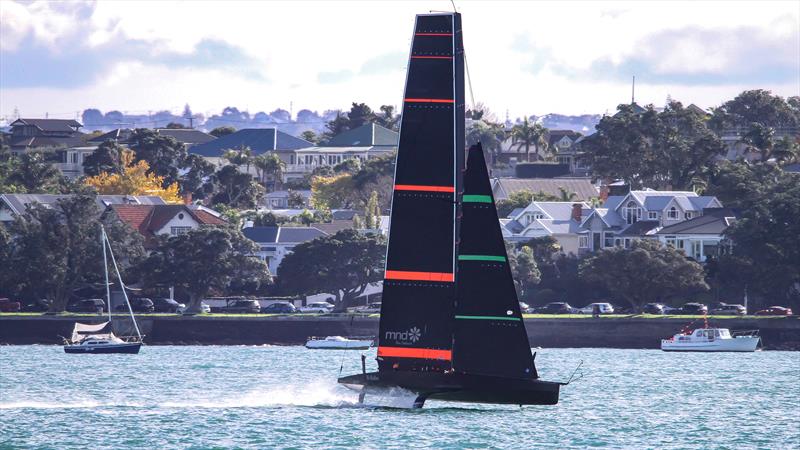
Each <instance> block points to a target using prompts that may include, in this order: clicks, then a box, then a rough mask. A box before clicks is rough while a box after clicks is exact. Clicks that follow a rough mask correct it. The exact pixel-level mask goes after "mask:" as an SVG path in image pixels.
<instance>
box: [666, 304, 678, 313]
mask: <svg viewBox="0 0 800 450" xmlns="http://www.w3.org/2000/svg"><path fill="white" fill-rule="evenodd" d="M663 308H664V314H680V313H681V308H675V307H674V306H669V305H663Z"/></svg>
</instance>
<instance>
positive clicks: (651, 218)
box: [647, 211, 658, 220]
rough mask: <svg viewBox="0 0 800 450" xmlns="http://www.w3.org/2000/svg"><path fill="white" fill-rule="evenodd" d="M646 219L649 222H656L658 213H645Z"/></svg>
mask: <svg viewBox="0 0 800 450" xmlns="http://www.w3.org/2000/svg"><path fill="white" fill-rule="evenodd" d="M647 218H648V219H650V220H658V213H657V212H655V211H650V212H648V213H647Z"/></svg>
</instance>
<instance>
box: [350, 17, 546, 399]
mask: <svg viewBox="0 0 800 450" xmlns="http://www.w3.org/2000/svg"><path fill="white" fill-rule="evenodd" d="M402 114H403V115H402V122H401V128H400V143H399V148H398V152H397V165H396V169H395V181H394V192H393V197H392V212H391V222H390V229H389V230H390V231H389V245H388V250H387V255H386V273H385V276H384V284H383V297H382V306H381V318H380V327H379V335H378V372H373V373H366V372H365V373H363V374H360V375H351V376H347V377H343V378H340V379H339V382H340V383H343V384H345V385H347V386H349V387H353V388H354V389H359V390H361V392H362V394H364V393H366V392H367V389H370V388H383V387H396V386H399V387H402V388H405V389H408V390H411V391H412V392H415V393H417V395H418V398H417V401H416V402H415V406H417V407H421V406H422V404H423V403H424V401H425V399H426V398H429V397H431V398H436V399H442V400H453V401H467V402H484V403H512V404H555V403H557V402H558V392H559V386H560V384H561V383H553V382H547V381H539V380H538V375H537V374H536V368H535V366H534V362H533V357H532V356H531V350H530V345H529V343H528V336H527V333H526V331H525V326H524V323H523V321H522V314H521V312H520V308H519V302H518V301H517V295H516V291H515V289H514V281H513V278H512V276H511V271H510V268H509V265H508V257H507V254H506V249H505V244H504V241H503V237H502V234H501V232H500V225H499V221H498V217H497V210H496V208H495V204H494V199H493V197H492V191H491V187H490V185H489V175H488V171H487V169H486V162H485V160H484V157H483V152H482V149H481V147H480V145H478V146H474V147H473V148H472V149H470V151H469V159H468V161H467V164H466V169H465V164H464V157H465V144H464V138H465V130H464V122H465V118H464V114H465V112H464V51H463V44H462V36H461V16H460V14H458V13H445V14H430V15H419V16H417V18H416V23H415V26H414V38H413V41H412V45H411V55H410V59H409V64H408V75H407V79H406V87H405V97H404V103H403V112H402Z"/></svg>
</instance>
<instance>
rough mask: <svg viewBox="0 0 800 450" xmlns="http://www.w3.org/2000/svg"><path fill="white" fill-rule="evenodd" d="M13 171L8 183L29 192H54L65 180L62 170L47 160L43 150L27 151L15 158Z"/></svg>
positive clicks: (7, 179) (56, 191) (57, 190)
mask: <svg viewBox="0 0 800 450" xmlns="http://www.w3.org/2000/svg"><path fill="white" fill-rule="evenodd" d="M15 159H16V162H15V163H14V165H13V169H14V170H13V171H11V172H10V173H9V174H8V175H7V176H6V181H5V182H6V183H7V184H10V185H14V186H17V188H18V189H19V190H20V191H24V192H27V193H29V194H54V193H58V192H59V187H60V186H61V184H62V182H63V178H64V177H63V176H62V175H61V172H60V171H59V170H58V169H56V167H55V166H53V164H52V163H51V162H49V161H48V160H47V158H46V157H45V154H44V153H42V152H25V153H22V154H21V155H19V156H18V157H16V158H15Z"/></svg>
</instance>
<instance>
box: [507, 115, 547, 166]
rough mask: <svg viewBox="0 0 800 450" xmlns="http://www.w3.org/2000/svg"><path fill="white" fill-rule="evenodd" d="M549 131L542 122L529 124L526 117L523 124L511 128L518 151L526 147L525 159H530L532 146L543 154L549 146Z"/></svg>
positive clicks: (536, 151)
mask: <svg viewBox="0 0 800 450" xmlns="http://www.w3.org/2000/svg"><path fill="white" fill-rule="evenodd" d="M547 133H548V130H547V128H545V127H544V126H542V124H540V123H534V124H533V126H531V125H530V124H528V118H527V117H526V118H525V119H524V120H523V121H522V123H521V124H518V125H514V127H513V128H512V129H511V142H512V144H513V145H515V146H516V147H517V153H519V152H520V151H521V150H522V149H523V148H524V149H525V161H530V160H531V158H530V154H531V146H533V148H534V149H535V151H534V153H536V154H537V155H539V156H540V157H541V156H542V155H541V153H540V150H541V151H544V150H545V149H546V148H547V139H546V137H547Z"/></svg>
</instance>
